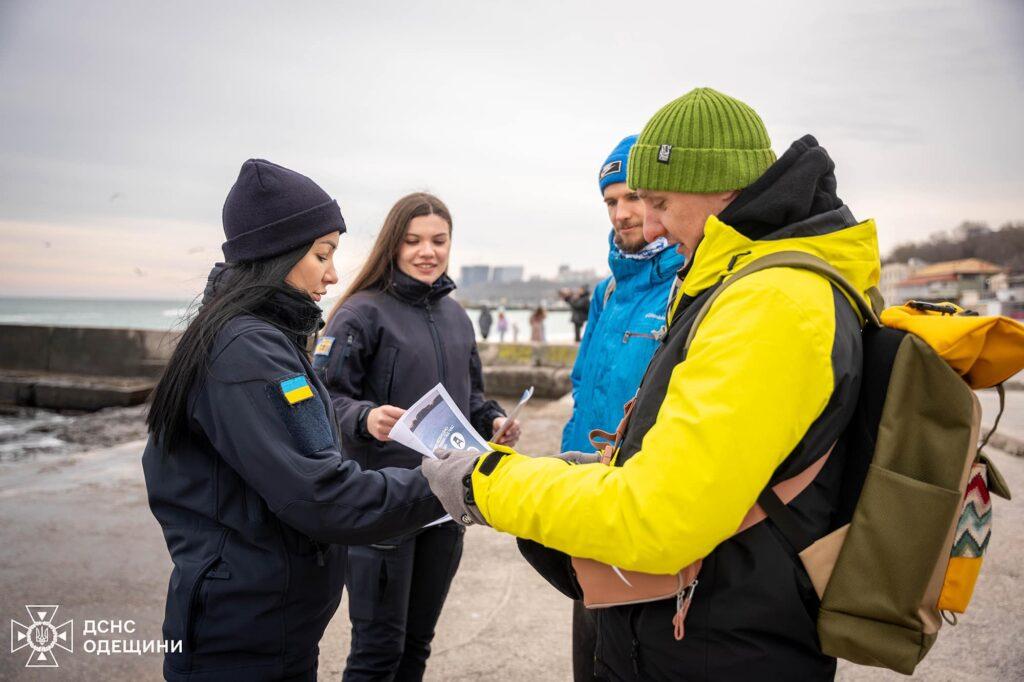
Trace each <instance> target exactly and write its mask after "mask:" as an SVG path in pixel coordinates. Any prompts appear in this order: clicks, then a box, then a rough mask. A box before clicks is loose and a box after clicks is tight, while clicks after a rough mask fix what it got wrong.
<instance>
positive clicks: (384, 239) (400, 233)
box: [327, 192, 452, 322]
mask: <svg viewBox="0 0 1024 682" xmlns="http://www.w3.org/2000/svg"><path fill="white" fill-rule="evenodd" d="M425 215H436V216H439V217H441V218H443V219H444V221H445V222H446V223H448V235H449V237H450V236H451V233H452V214H451V213H450V212H449V211H448V207H447V206H445V205H444V202H443V201H441V200H440V199H438V198H437V197H435V196H434V195H433V194H428V193H427V192H414V193H412V194H407V195H406V196H404V197H402V198H401V199H399V200H398V201H397V202H395V205H394V206H392V207H391V210H390V211H388V215H387V217H386V218H384V224H383V225H382V226H381V228H380V233H379V234H378V235H377V241H376V242H375V243H374V245H373V249H372V250H371V251H370V256H369V257H368V258H367V259H366V262H365V263H363V267H362V268H361V269H360V270H359V274H358V275H356V278H355V279H354V280H352V283H351V284H349V285H348V289H346V290H345V293H344V294H342V295H341V298H339V299H338V301H337V303H335V304H334V307H332V308H331V312H330V313H329V314H328V315H327V321H328V322H330V321H331V318H332V317H334V315H335V313H337V312H338V309H339V308H340V307H341V305H342V304H343V303H344V302H345V301H347V300H348V299H349V297H350V296H352V295H353V294H355V293H358V292H360V291H365V290H367V289H379V290H381V291H383V290H385V289H387V288H388V287H389V286H390V285H391V276H392V274H393V273H394V270H395V259H396V258H397V257H398V247H400V246H401V245H402V240H403V239H404V238H405V233H406V231H407V230H408V229H409V223H411V222H412V219H413V218H419V217H420V216H425Z"/></svg>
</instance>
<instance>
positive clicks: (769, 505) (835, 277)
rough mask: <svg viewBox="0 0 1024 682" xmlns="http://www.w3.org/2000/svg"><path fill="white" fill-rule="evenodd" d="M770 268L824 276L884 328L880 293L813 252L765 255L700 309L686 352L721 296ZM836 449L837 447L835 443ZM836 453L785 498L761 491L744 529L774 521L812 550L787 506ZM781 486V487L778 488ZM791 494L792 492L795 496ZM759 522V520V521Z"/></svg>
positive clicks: (796, 543) (801, 477) (798, 545)
mask: <svg viewBox="0 0 1024 682" xmlns="http://www.w3.org/2000/svg"><path fill="white" fill-rule="evenodd" d="M769 268H799V269H801V270H809V271H811V272H814V273H816V274H818V275H821V276H822V277H824V278H825V279H827V280H829V281H830V282H832V283H833V284H834V285H835V286H837V287H839V290H840V291H842V292H843V293H844V294H845V295H846V297H847V299H849V301H850V302H851V304H852V305H853V306H854V307H855V308H856V309H857V312H858V313H859V314H860V316H861V318H862V319H863V320H864V323H865V324H866V325H869V326H872V327H881V326H882V323H881V322H880V321H879V320H878V312H877V311H879V310H881V308H882V297H881V295H880V294H879V293H878V290H877V289H875V288H874V287H872V288H871V289H870V290H869V291H868V297H869V298H870V299H871V300H870V303H869V302H868V301H866V300H865V299H864V297H863V296H862V295H861V293H860V292H859V291H857V289H856V288H855V287H854V286H853V285H852V284H850V283H849V282H848V281H847V279H846V278H845V277H843V275H842V274H840V272H839V271H838V270H836V269H835V268H834V267H833V266H832V265H831V264H829V263H828V262H826V261H825V260H823V259H821V258H818V257H817V256H814V255H812V254H809V253H805V252H803V251H778V252H776V253H772V254H769V255H767V256H762V257H761V258H758V259H756V260H754V261H752V262H751V263H748V264H747V265H745V266H744V267H742V268H740V269H739V270H738V271H737V272H736V274H734V275H733V276H732V277H730V278H729V279H727V280H725V281H723V282H722V283H721V284H720V285H719V287H718V288H717V289H715V291H714V292H713V293H712V294H711V296H709V297H708V300H707V301H705V302H704V305H702V306H701V308H700V310H699V311H697V316H696V318H694V321H693V324H692V325H691V326H690V331H689V333H688V334H687V336H686V345H685V346H684V350H683V352H684V353H687V352H688V351H689V349H690V343H692V342H693V338H694V336H696V334H697V327H698V326H699V325H700V323H701V322H702V321H703V320H704V318H705V317H706V316H707V314H708V311H710V310H711V306H712V305H714V303H715V301H716V300H718V297H719V296H721V295H722V293H723V292H725V290H726V289H728V288H729V286H730V285H732V284H734V283H736V282H737V281H739V280H741V279H743V278H744V277H747V276H748V275H752V274H754V273H755V272H761V271H762V270H767V269H769ZM833 447H835V445H834V444H833ZM831 452H832V448H829V449H828V452H826V453H825V454H824V455H822V456H821V457H820V458H819V459H818V460H816V461H815V462H814V463H813V464H812V465H811V466H809V467H807V468H806V469H804V470H803V471H802V472H801V473H800V474H798V475H797V476H795V477H793V479H789V480H787V481H784V483H787V484H789V485H787V486H786V487H787V488H788V489H787V490H786V493H787V494H785V495H783V494H780V492H781V491H780V490H776V489H775V488H773V487H771V486H766V487H765V489H764V490H762V491H761V494H760V496H758V498H757V504H755V505H754V507H753V508H752V509H751V510H750V512H749V513H748V514H747V517H748V518H747V519H745V520H744V524H747V521H748V520H751V521H753V523H750V524H749V525H745V526H741V527H740V528H741V529H745V528H749V527H750V525H754V523H759V522H760V521H762V520H764V518H765V517H767V518H770V519H771V520H772V522H773V523H774V524H775V526H776V528H778V529H779V531H780V532H781V533H782V535H783V536H784V537H785V538H786V540H787V541H788V542H789V544H790V545H792V546H793V549H795V550H796V552H797V553H800V552H801V551H803V550H804V549H806V548H807V547H809V546H810V545H811V544H812V543H813V542H814V541H815V540H816V538H813V537H810V536H809V535H808V534H807V533H806V532H804V531H803V529H802V527H801V525H800V522H799V520H798V519H797V518H796V514H794V512H793V510H792V509H790V508H789V507H787V506H786V505H787V504H789V502H790V501H791V500H793V499H794V498H795V497H796V496H797V495H798V494H800V493H801V492H803V490H804V489H805V488H807V486H809V485H810V484H811V482H812V481H813V480H814V478H815V477H816V476H817V475H818V473H819V472H820V471H821V469H822V467H824V466H825V462H826V461H827V460H828V457H829V455H830V454H831ZM776 487H778V486H776ZM788 493H792V494H791V495H790V494H788ZM755 519H756V520H755Z"/></svg>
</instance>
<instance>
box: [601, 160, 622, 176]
mask: <svg viewBox="0 0 1024 682" xmlns="http://www.w3.org/2000/svg"><path fill="white" fill-rule="evenodd" d="M621 170H622V162H621V161H609V162H608V163H606V164H605V165H604V166H603V167H602V168H601V176H600V177H599V178H598V179H599V180H604V179H605V178H606V177H608V176H609V175H611V174H612V173H618V172H619V171H621Z"/></svg>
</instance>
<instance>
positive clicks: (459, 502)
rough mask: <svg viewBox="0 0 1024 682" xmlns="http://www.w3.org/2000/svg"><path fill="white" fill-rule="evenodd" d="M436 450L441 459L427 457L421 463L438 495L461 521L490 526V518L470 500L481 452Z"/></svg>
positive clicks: (449, 512)
mask: <svg viewBox="0 0 1024 682" xmlns="http://www.w3.org/2000/svg"><path fill="white" fill-rule="evenodd" d="M435 454H436V455H437V459H432V458H430V457H424V458H423V463H422V465H421V466H420V471H422V472H423V476H424V477H425V478H426V479H427V483H429V484H430V491H431V492H432V493H434V497H436V498H437V500H438V501H439V502H440V503H441V506H442V507H444V510H445V511H446V512H448V514H449V515H451V517H452V518H453V519H455V521H456V522H457V523H461V524H462V525H463V526H470V525H472V524H474V523H478V524H481V525H484V526H486V525H487V521H486V519H484V517H483V515H482V514H481V513H480V510H479V509H477V507H476V505H475V504H473V503H472V502H470V501H469V500H471V499H472V495H471V493H472V485H473V482H472V476H473V468H474V467H475V466H476V461H477V459H479V457H480V453H479V452H466V451H464V450H437V451H435Z"/></svg>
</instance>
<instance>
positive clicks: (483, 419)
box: [313, 192, 519, 682]
mask: <svg viewBox="0 0 1024 682" xmlns="http://www.w3.org/2000/svg"><path fill="white" fill-rule="evenodd" d="M451 233H452V219H451V214H450V213H449V212H448V208H447V207H446V206H445V205H444V204H443V203H442V202H441V200H440V199H438V198H437V197H435V196H433V195H430V194H425V193H422V192H420V193H416V194H410V195H409V196H406V197H403V198H402V199H400V200H399V201H398V202H397V203H396V204H395V206H394V207H393V208H392V209H391V211H390V212H389V213H388V216H387V218H385V219H384V225H383V227H382V228H381V231H380V234H379V235H378V237H377V242H376V244H375V245H374V247H373V250H372V251H371V253H370V256H369V258H367V260H366V263H365V265H364V266H363V269H362V271H361V272H360V273H359V274H358V275H356V278H355V280H354V281H353V283H352V284H351V286H350V287H349V288H348V291H347V292H346V293H345V294H344V295H343V296H342V297H341V298H340V299H339V301H338V303H337V304H335V307H334V309H333V310H332V311H331V314H330V316H329V318H328V322H327V328H326V329H325V330H324V336H323V338H322V340H321V342H320V345H319V346H318V348H317V353H316V355H315V356H314V359H313V366H314V367H315V368H317V371H318V372H319V373H320V375H321V378H322V379H323V381H324V384H325V385H326V386H327V388H328V390H329V391H330V392H331V400H332V401H333V402H334V407H335V410H336V411H337V414H338V424H339V427H340V429H341V433H342V439H343V447H342V454H343V455H344V456H345V458H346V459H352V460H355V461H356V462H358V463H359V464H360V466H362V467H363V468H365V469H382V468H383V467H406V468H412V467H417V466H419V464H420V461H421V459H422V458H421V457H420V455H419V454H418V453H416V452H414V451H413V450H410V449H409V448H407V447H404V446H402V445H400V444H398V443H396V442H395V441H392V440H391V439H390V432H391V427H392V426H394V424H395V421H397V420H398V419H399V418H400V417H401V416H402V414H403V413H404V412H405V410H406V409H407V408H409V407H410V406H412V404H413V403H415V402H416V401H417V400H419V399H420V397H422V396H423V394H424V393H426V392H427V391H428V390H430V389H431V388H433V387H434V386H435V385H437V384H438V383H441V384H443V385H444V387H445V389H446V390H447V391H448V393H449V394H450V395H451V397H452V400H454V401H455V404H456V405H458V407H459V409H460V410H461V411H462V413H463V414H465V415H467V416H468V417H469V421H470V422H471V423H472V425H473V427H474V428H475V429H476V430H477V431H478V432H479V433H480V435H482V436H483V437H484V438H491V437H492V436H493V433H494V432H495V431H496V430H497V429H499V428H500V427H501V426H502V424H503V423H504V422H505V413H504V412H503V411H502V410H501V408H500V407H499V406H498V404H497V403H495V402H493V401H490V400H487V399H486V398H485V397H484V387H483V374H482V370H481V366H480V356H479V355H478V354H477V348H476V341H475V336H474V333H473V325H472V323H471V322H470V320H469V316H468V315H467V314H466V311H465V310H463V308H462V306H460V305H459V304H458V303H456V302H455V301H454V300H452V299H451V298H449V296H448V294H450V293H451V292H452V290H454V289H455V284H454V283H453V282H452V280H451V279H449V277H448V275H447V269H448V254H449V250H450V248H451ZM518 437H519V425H518V424H516V423H513V424H510V425H509V428H508V429H507V430H506V432H505V435H504V437H503V438H502V441H501V442H503V443H507V444H512V443H515V441H516V440H517V439H518ZM462 533H463V529H462V527H461V526H459V525H458V524H456V523H454V522H448V523H443V524H440V525H437V526H432V527H430V528H426V529H423V530H417V531H415V532H413V533H405V534H402V535H401V536H399V534H397V533H396V537H394V538H391V539H389V540H386V541H382V542H376V543H373V544H368V545H364V546H360V547H351V548H350V549H349V554H348V574H347V577H346V583H347V585H348V592H349V619H350V620H351V621H352V646H351V648H350V650H349V656H348V662H347V664H346V667H345V673H344V679H345V680H346V682H354V681H356V680H396V681H398V680H401V681H404V680H419V679H421V678H422V677H423V671H424V668H425V666H426V662H427V657H428V656H429V655H430V642H431V640H432V639H433V637H434V626H435V625H436V624H437V619H438V617H439V616H440V615H441V607H442V606H443V605H444V600H445V597H446V596H447V594H448V587H449V586H450V585H451V581H452V578H453V577H454V575H455V571H456V570H457V569H458V566H459V561H460V559H461V557H462Z"/></svg>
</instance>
